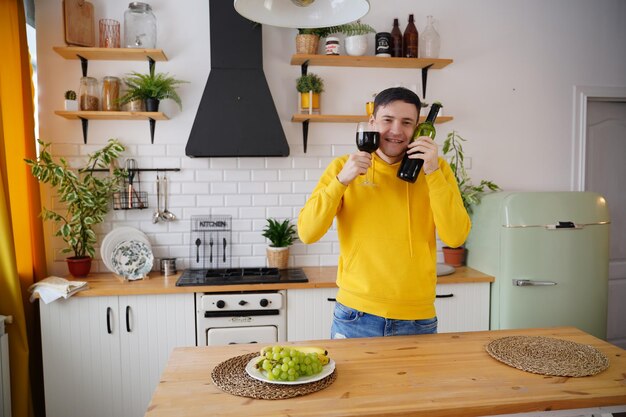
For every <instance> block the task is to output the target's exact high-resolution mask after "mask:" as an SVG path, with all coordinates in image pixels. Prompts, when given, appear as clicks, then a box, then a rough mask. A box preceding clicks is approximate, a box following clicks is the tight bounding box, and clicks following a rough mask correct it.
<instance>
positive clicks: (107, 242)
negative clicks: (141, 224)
mask: <svg viewBox="0 0 626 417" xmlns="http://www.w3.org/2000/svg"><path fill="white" fill-rule="evenodd" d="M124 240H139V241H141V242H144V243H145V244H146V245H148V248H152V246H151V245H150V241H149V240H148V237H147V236H146V234H145V233H144V232H142V231H141V230H139V229H135V228H134V227H129V226H122V227H117V228H115V229H113V230H111V231H110V232H109V233H107V235H106V236H105V237H104V239H102V243H101V244H100V256H101V257H102V262H104V265H105V266H106V267H107V269H108V270H109V271H111V272H115V268H114V267H113V264H112V262H111V259H113V250H114V249H115V247H116V246H117V245H118V244H119V243H120V242H122V241H124Z"/></svg>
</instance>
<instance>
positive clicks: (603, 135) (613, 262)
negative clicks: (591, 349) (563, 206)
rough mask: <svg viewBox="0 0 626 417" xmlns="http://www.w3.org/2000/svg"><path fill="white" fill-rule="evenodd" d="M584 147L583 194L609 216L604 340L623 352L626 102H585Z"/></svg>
mask: <svg viewBox="0 0 626 417" xmlns="http://www.w3.org/2000/svg"><path fill="white" fill-rule="evenodd" d="M585 148H586V149H585V191H593V192H596V193H598V194H600V195H602V196H604V197H605V198H606V201H607V204H608V207H609V215H610V216H611V226H610V252H609V253H610V255H609V306H608V321H607V340H608V341H609V342H611V343H613V344H615V345H618V346H620V347H622V348H625V349H626V303H624V300H626V163H625V161H626V102H623V101H622V102H620V101H602V100H600V99H595V100H594V99H589V101H588V102H587V132H586V142H585Z"/></svg>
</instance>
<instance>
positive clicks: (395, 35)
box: [391, 18, 403, 57]
mask: <svg viewBox="0 0 626 417" xmlns="http://www.w3.org/2000/svg"><path fill="white" fill-rule="evenodd" d="M391 40H392V42H393V49H392V50H391V56H395V57H401V56H403V55H402V31H401V30H400V26H399V23H398V18H395V19H393V29H391Z"/></svg>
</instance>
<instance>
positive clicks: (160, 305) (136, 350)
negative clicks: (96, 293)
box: [118, 293, 196, 417]
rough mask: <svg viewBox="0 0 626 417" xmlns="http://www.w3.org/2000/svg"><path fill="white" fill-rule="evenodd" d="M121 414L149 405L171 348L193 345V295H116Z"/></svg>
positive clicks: (132, 415) (133, 416) (130, 415)
mask: <svg viewBox="0 0 626 417" xmlns="http://www.w3.org/2000/svg"><path fill="white" fill-rule="evenodd" d="M118 315H119V327H120V329H119V332H120V345H121V365H122V366H121V373H122V381H121V387H122V392H121V395H122V409H123V411H122V414H119V415H120V416H127V417H140V416H143V415H144V414H145V412H146V409H147V408H148V404H149V403H150V399H151V398H152V393H153V392H154V389H155V388H156V386H157V385H158V383H159V378H160V377H161V373H162V372H163V369H164V368H165V365H166V364H167V360H168V358H169V356H170V353H171V352H172V349H174V348H175V347H180V346H195V345H196V338H195V335H196V330H195V309H194V295H193V294H191V293H189V294H163V295H137V296H121V297H119V314H118Z"/></svg>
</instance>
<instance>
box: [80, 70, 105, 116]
mask: <svg viewBox="0 0 626 417" xmlns="http://www.w3.org/2000/svg"><path fill="white" fill-rule="evenodd" d="M78 98H79V100H78V102H79V109H80V110H85V111H95V110H99V109H100V94H99V92H98V80H96V79H95V78H93V77H82V78H81V79H80V88H79V90H78Z"/></svg>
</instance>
